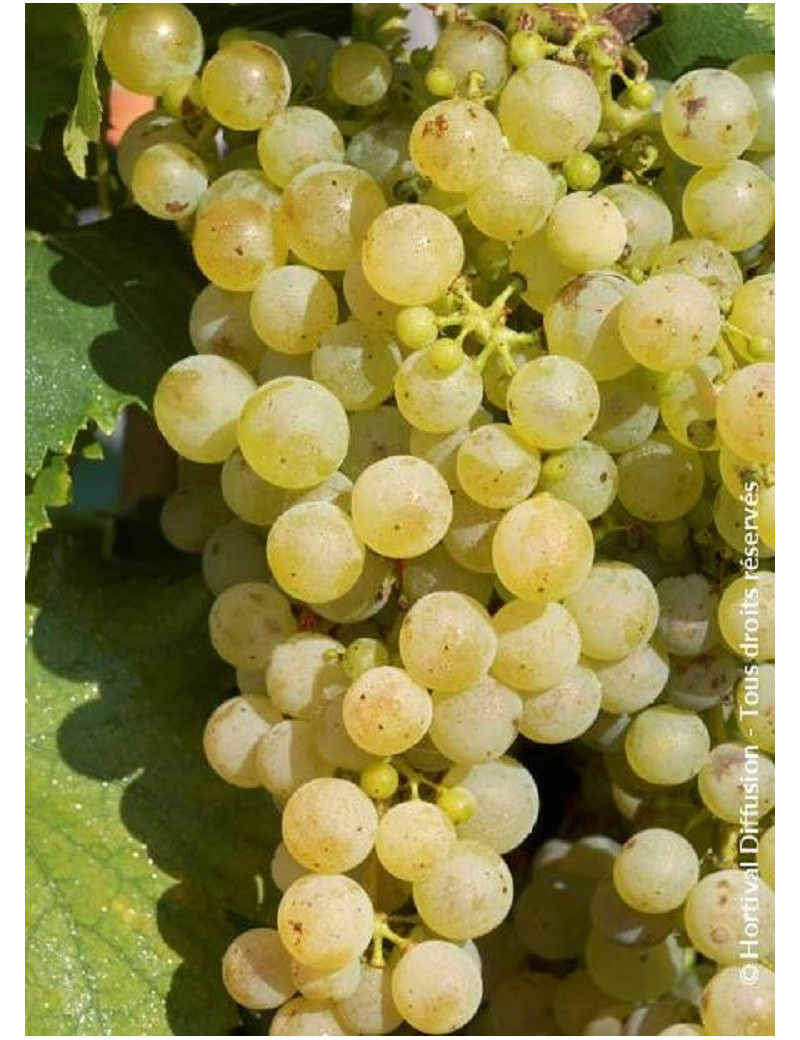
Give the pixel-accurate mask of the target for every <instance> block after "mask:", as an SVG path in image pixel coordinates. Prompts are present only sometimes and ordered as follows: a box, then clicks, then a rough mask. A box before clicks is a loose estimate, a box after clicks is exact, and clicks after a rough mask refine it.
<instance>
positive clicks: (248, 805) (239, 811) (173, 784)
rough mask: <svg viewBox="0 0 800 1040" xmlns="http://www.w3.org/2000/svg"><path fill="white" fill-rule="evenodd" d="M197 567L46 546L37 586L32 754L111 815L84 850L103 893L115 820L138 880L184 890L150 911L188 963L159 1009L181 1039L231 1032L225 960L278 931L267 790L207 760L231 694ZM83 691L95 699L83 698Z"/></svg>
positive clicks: (37, 562)
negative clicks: (170, 881)
mask: <svg viewBox="0 0 800 1040" xmlns="http://www.w3.org/2000/svg"><path fill="white" fill-rule="evenodd" d="M193 564H194V561H189V563H188V564H187V563H186V562H185V561H184V560H183V559H181V558H179V557H176V559H175V561H174V562H173V566H172V569H171V570H170V571H168V572H165V570H164V569H163V568H161V569H159V571H158V572H156V571H154V570H153V569H152V567H143V566H141V565H131V564H130V563H121V562H119V561H112V560H102V559H101V558H100V555H99V549H98V546H97V545H95V544H94V543H93V542H91V541H90V543H89V544H86V543H85V541H77V540H75V539H70V538H66V537H64V536H63V535H56V534H51V535H48V536H47V537H45V538H43V539H42V540H41V542H40V544H39V545H37V548H36V551H35V553H34V557H33V561H32V566H31V575H30V581H29V601H30V602H32V603H33V604H35V605H36V606H37V607H38V614H37V616H36V618H35V622H34V624H33V628H32V631H31V633H30V646H31V649H32V653H33V655H34V661H35V673H36V674H35V675H33V674H32V673H34V667H33V666H32V665H31V664H29V701H31V700H32V701H33V702H34V708H35V709H36V711H37V720H36V723H35V724H33V725H32V724H31V721H29V727H28V728H29V735H28V736H29V742H36V741H38V742H39V744H40V745H47V744H48V742H49V743H51V744H52V745H53V747H52V751H53V755H54V756H55V754H56V753H57V754H58V756H59V758H60V760H61V761H60V762H59V763H58V766H59V768H62V769H63V767H66V769H64V773H65V774H66V775H65V779H66V780H68V781H70V783H71V788H72V789H75V788H79V790H80V798H81V803H80V804H79V806H78V807H82V808H83V809H84V811H90V812H91V811H101V809H102V810H104V812H105V815H101V816H100V818H98V819H97V820H96V821H92V824H93V827H94V830H93V834H94V835H96V837H97V848H96V849H92V848H89V849H87V850H84V851H86V852H87V854H88V855H89V856H90V857H91V864H92V868H93V872H94V875H95V876H94V877H93V878H92V880H91V883H92V884H94V885H100V886H101V887H103V886H108V888H109V889H110V890H111V889H113V888H114V885H115V884H117V883H118V880H119V879H118V877H117V876H116V868H115V863H114V860H113V855H114V853H113V850H112V851H111V852H110V853H109V850H108V849H107V848H106V847H104V845H103V839H104V829H105V828H106V827H109V828H111V827H112V826H117V827H118V825H119V822H120V820H121V823H122V824H123V826H124V828H125V830H126V831H127V834H128V835H130V836H133V837H134V838H135V839H136V840H137V841H138V842H140V843H141V844H142V845H143V846H144V847H145V850H146V855H145V854H141V867H140V869H141V871H142V879H143V881H144V879H145V875H149V877H150V878H154V877H158V875H156V874H155V873H154V871H155V870H160V871H163V872H165V873H166V874H168V875H170V877H172V878H175V879H177V880H178V881H179V882H180V883H179V884H178V885H175V886H174V887H171V888H169V889H168V890H167V891H163V880H164V879H163V878H161V879H160V882H161V894H160V896H159V898H158V911H157V912H158V918H157V920H158V928H159V931H160V935H161V939H162V940H163V941H164V942H165V943H166V944H167V945H168V946H169V947H170V948H171V949H172V950H174V951H175V952H176V953H177V954H178V955H179V956H180V957H181V959H182V962H183V963H182V964H181V966H180V967H179V968H178V969H177V971H175V973H174V975H173V977H172V979H171V983H170V985H169V993H168V995H167V997H166V1013H167V1015H168V1020H169V1024H170V1028H171V1029H172V1031H173V1032H174V1033H175V1034H177V1035H201V1034H209V1033H210V1034H214V1032H215V1030H216V1031H217V1033H218V1034H219V1033H220V1032H221V1033H226V1032H228V1031H229V1029H230V1027H231V1024H232V1023H235V1021H236V1012H235V1009H234V1008H233V1006H232V1005H231V1003H230V1001H229V999H228V998H227V996H226V994H225V992H224V990H223V988H222V984H221V980H220V974H219V958H220V956H221V954H222V952H223V951H224V949H225V946H226V945H227V943H228V942H229V941H230V938H231V937H232V935H233V933H234V932H235V931H236V927H235V925H237V924H238V923H239V922H240V921H241V920H242V919H245V920H247V921H253V922H273V921H274V912H275V907H276V904H277V899H278V893H277V891H276V890H275V888H274V886H273V885H272V882H271V881H270V879H269V861H270V857H271V853H272V850H273V849H274V847H275V845H276V844H277V842H278V840H279V833H280V823H279V819H278V816H277V813H276V811H275V810H274V808H273V806H272V804H271V802H270V800H269V798H268V796H267V795H266V793H265V792H263V791H240V790H237V789H235V788H232V787H230V786H228V785H227V784H225V783H223V782H222V781H221V780H219V779H218V778H217V777H216V775H215V774H214V773H213V772H212V770H211V769H210V768H209V767H208V765H207V764H206V762H205V759H204V757H203V754H202V750H201V739H202V731H203V727H204V724H205V720H206V719H207V717H208V715H209V714H210V712H211V711H212V710H213V708H214V707H215V706H216V705H217V704H218V703H219V702H220V701H221V700H222V699H224V697H225V696H228V695H229V693H230V692H232V691H230V689H229V686H230V683H231V676H230V672H229V670H227V669H225V668H223V667H222V665H221V663H220V662H219V660H218V659H217V658H216V657H215V656H214V654H213V651H212V649H211V647H210V644H209V641H208V638H207V614H208V609H209V607H210V603H211V599H210V596H209V594H208V592H207V591H206V589H205V588H204V586H203V585H202V582H201V581H200V579H199V577H197V576H196V574H194V573H193V570H194V567H193ZM190 565H192V566H190ZM40 673H41V678H40ZM37 680H38V681H37ZM87 683H89V684H92V685H93V687H94V690H89V691H87V690H86V689H85V688H84V689H81V687H80V685H79V684H87ZM76 702H80V703H76ZM37 706H38V707H37ZM34 729H35V730H36V731H37V732H36V733H33V732H32V730H34ZM48 730H49V732H48ZM68 771H71V772H68ZM74 774H79V776H77V777H76V776H75V775H74ZM109 786H113V788H115V794H116V797H113V798H112V797H109V792H108V787H109ZM101 792H102V794H101ZM44 797H45V798H47V799H54V800H55V802H54V803H53V804H54V805H56V804H57V803H58V801H59V799H60V800H61V804H58V805H57V809H58V812H60V814H61V816H62V817H65V814H66V818H67V819H68V818H69V816H68V813H69V810H71V809H72V808H73V805H72V804H70V805H67V804H65V802H64V798H65V795H64V794H63V793H62V791H61V790H59V789H58V788H55V787H54V788H53V790H52V791H50V790H49V789H47V790H46V792H45V796H44ZM69 797H70V798H74V797H76V796H75V795H74V794H73V793H72V791H71V793H70V794H69ZM93 799H97V806H95V804H94V802H93ZM41 808H42V807H41V806H40V809H41ZM133 855H134V856H136V855H137V854H136V853H134V854H133ZM109 857H110V858H109ZM148 857H149V859H148ZM87 862H88V861H87ZM82 866H83V861H82V860H81V859H80V858H78V859H76V861H75V864H74V870H75V872H76V876H75V880H76V882H77V883H78V885H79V886H80V885H81V883H82V882H83V881H84V880H85V881H86V883H87V884H88V883H89V881H90V879H89V878H88V877H87V878H86V879H83V878H82V876H81V869H82ZM130 868H131V864H130V862H129V860H126V866H125V869H126V870H129V869H130ZM136 869H139V867H138V866H137V868H136ZM112 897H113V892H112V893H111V895H109V899H111V898H112ZM76 898H78V899H79V898H81V897H80V892H78V893H77V894H76ZM98 898H99V896H98ZM104 898H105V897H104ZM152 909H153V912H154V913H155V907H152ZM151 923H152V922H151ZM136 955H137V954H136V945H135V944H132V947H131V951H130V956H131V957H132V958H133V957H135V956H136ZM130 1031H131V1032H134V1033H135V1032H136V1030H135V1028H134V1023H131V1030H130Z"/></svg>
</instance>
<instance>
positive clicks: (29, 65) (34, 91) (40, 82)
mask: <svg viewBox="0 0 800 1040" xmlns="http://www.w3.org/2000/svg"><path fill="white" fill-rule="evenodd" d="M85 41H86V30H85V28H84V25H83V22H82V20H81V16H80V14H79V12H78V8H77V5H76V4H25V144H26V145H28V146H29V147H31V148H33V147H37V146H38V145H39V143H40V142H41V139H42V134H43V131H44V125H45V122H46V121H47V119H48V118H49V117H50V116H53V115H56V114H57V113H59V112H69V111H70V110H71V109H72V106H73V105H74V104H75V98H76V97H77V93H78V82H79V80H80V77H81V67H82V63H83V59H84V54H85Z"/></svg>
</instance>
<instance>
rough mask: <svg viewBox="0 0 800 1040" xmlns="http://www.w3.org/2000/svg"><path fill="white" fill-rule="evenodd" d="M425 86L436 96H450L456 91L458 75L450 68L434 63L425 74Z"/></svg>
mask: <svg viewBox="0 0 800 1040" xmlns="http://www.w3.org/2000/svg"><path fill="white" fill-rule="evenodd" d="M425 86H426V87H427V88H428V90H429V91H430V93H431V94H433V96H434V97H443V98H449V97H452V96H453V94H455V92H456V86H457V83H456V77H455V76H454V75H453V73H452V72H450V70H449V69H443V68H442V67H441V66H439V65H434V66H433V67H432V68H430V69H428V71H427V73H426V74H425Z"/></svg>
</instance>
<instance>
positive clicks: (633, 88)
mask: <svg viewBox="0 0 800 1040" xmlns="http://www.w3.org/2000/svg"><path fill="white" fill-rule="evenodd" d="M625 99H626V100H627V101H629V102H630V103H631V105H633V107H634V108H641V109H647V108H650V107H651V105H652V104H653V102H654V101H655V99H656V88H655V87H654V86H653V84H652V83H650V82H648V80H642V82H641V83H632V84H631V85H630V86H629V87H628V89H627V91H626V92H625Z"/></svg>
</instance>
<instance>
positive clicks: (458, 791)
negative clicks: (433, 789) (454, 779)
mask: <svg viewBox="0 0 800 1040" xmlns="http://www.w3.org/2000/svg"><path fill="white" fill-rule="evenodd" d="M436 804H437V805H438V806H439V808H440V809H441V810H442V812H443V813H445V814H446V815H447V816H449V817H450V819H451V820H452V821H453V823H455V824H456V825H458V824H459V823H466V822H467V820H468V819H469V818H470V817H471V816H472V814H473V813H474V812H475V796H474V795H473V793H472V792H471V791H468V790H467V789H466V788H465V787H443V788H442V789H441V790H440V791H439V793H438V794H437V795H436Z"/></svg>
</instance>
